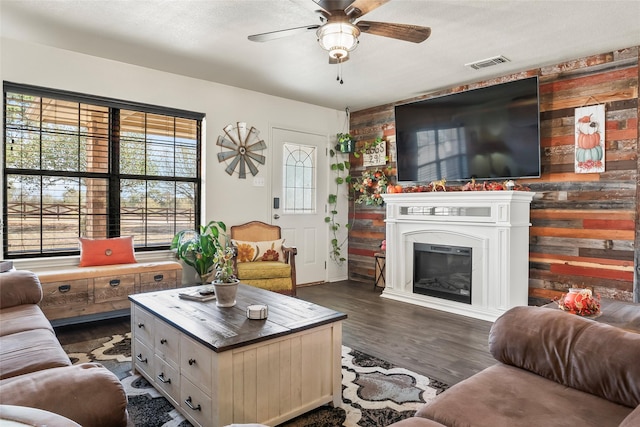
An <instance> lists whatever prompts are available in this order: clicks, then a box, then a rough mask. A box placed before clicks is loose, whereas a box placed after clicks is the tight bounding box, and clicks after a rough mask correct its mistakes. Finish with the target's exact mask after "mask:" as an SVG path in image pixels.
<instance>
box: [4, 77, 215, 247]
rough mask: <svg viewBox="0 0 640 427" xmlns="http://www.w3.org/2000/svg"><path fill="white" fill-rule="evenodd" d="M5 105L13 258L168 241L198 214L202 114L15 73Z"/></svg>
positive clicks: (7, 240) (7, 229)
mask: <svg viewBox="0 0 640 427" xmlns="http://www.w3.org/2000/svg"><path fill="white" fill-rule="evenodd" d="M4 107H5V126H4V165H3V184H4V188H3V196H4V202H5V203H3V206H4V210H3V220H4V221H3V226H4V230H3V231H4V233H3V248H4V256H5V258H20V257H36V256H48V255H70V254H77V253H78V237H88V238H106V237H117V236H131V235H132V236H134V244H135V246H136V249H137V250H154V249H167V248H169V245H170V243H171V239H172V238H173V236H174V235H175V234H176V232H177V231H180V230H183V229H193V228H195V227H196V225H197V224H199V223H200V220H199V212H200V143H201V123H202V119H203V118H204V115H202V114H199V113H192V112H186V111H182V110H173V109H168V108H162V107H153V106H148V105H143V104H135V103H129V102H124V101H117V100H111V99H104V98H97V97H92V96H87V95H82V94H74V93H69V92H59V91H53V90H49V89H44V88H35V87H31V86H23V85H14V84H10V83H5V87H4Z"/></svg>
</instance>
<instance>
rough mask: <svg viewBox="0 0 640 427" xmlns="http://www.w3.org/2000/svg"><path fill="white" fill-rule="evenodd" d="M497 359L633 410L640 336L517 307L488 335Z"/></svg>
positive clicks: (639, 394) (637, 400) (639, 385)
mask: <svg viewBox="0 0 640 427" xmlns="http://www.w3.org/2000/svg"><path fill="white" fill-rule="evenodd" d="M489 349H490V351H491V354H492V355H493V357H495V358H496V360H498V361H500V362H503V363H506V364H509V365H513V366H517V367H520V368H522V369H526V370H528V371H530V372H533V373H535V374H538V375H541V376H542V377H544V378H547V379H549V380H552V381H555V382H557V383H559V384H562V385H565V386H567V387H572V388H575V389H578V390H581V391H584V392H587V393H592V394H595V395H597V396H600V397H602V398H604V399H607V400H610V401H612V402H616V403H619V404H622V405H626V406H628V407H630V408H635V407H636V406H638V405H639V404H640V363H634V362H632V361H636V360H638V355H639V354H640V334H636V333H633V332H628V331H625V330H623V329H619V328H616V327H613V326H610V325H606V324H603V323H598V322H595V321H593V320H589V319H585V318H582V317H579V316H576V315H572V314H568V313H566V312H564V311H561V310H556V309H552V308H542V307H515V308H512V309H510V310H509V311H507V312H506V313H505V314H503V315H502V316H500V318H498V320H496V322H495V323H494V324H493V326H492V327H491V332H490V333H489Z"/></svg>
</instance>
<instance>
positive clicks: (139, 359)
mask: <svg viewBox="0 0 640 427" xmlns="http://www.w3.org/2000/svg"><path fill="white" fill-rule="evenodd" d="M136 359H138V361H140V362H142V363H147V358H146V357H145V358H144V359H143V358H142V353H140V354H139V355H137V356H136Z"/></svg>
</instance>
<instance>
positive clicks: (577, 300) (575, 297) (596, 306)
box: [556, 288, 600, 316]
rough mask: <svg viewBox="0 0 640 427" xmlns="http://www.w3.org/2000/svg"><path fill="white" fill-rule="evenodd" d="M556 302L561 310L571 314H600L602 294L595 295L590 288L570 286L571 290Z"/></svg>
mask: <svg viewBox="0 0 640 427" xmlns="http://www.w3.org/2000/svg"><path fill="white" fill-rule="evenodd" d="M556 302H557V303H558V307H559V308H560V309H561V310H563V311H567V312H569V313H571V314H577V315H578V316H598V315H600V295H597V296H596V297H594V296H593V293H592V292H591V290H590V289H582V288H569V292H567V293H566V294H564V295H563V296H562V297H560V298H559V299H558V300H557V301H556Z"/></svg>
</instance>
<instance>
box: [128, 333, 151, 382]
mask: <svg viewBox="0 0 640 427" xmlns="http://www.w3.org/2000/svg"><path fill="white" fill-rule="evenodd" d="M134 347H135V349H134V354H132V355H131V357H132V359H133V364H134V367H135V368H136V369H138V370H139V371H142V372H143V373H144V374H145V375H146V376H147V377H148V378H153V372H154V370H153V362H154V357H153V351H152V350H151V349H150V348H149V347H147V346H146V345H145V344H144V343H143V342H141V341H139V340H137V339H136V340H135V344H134Z"/></svg>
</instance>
